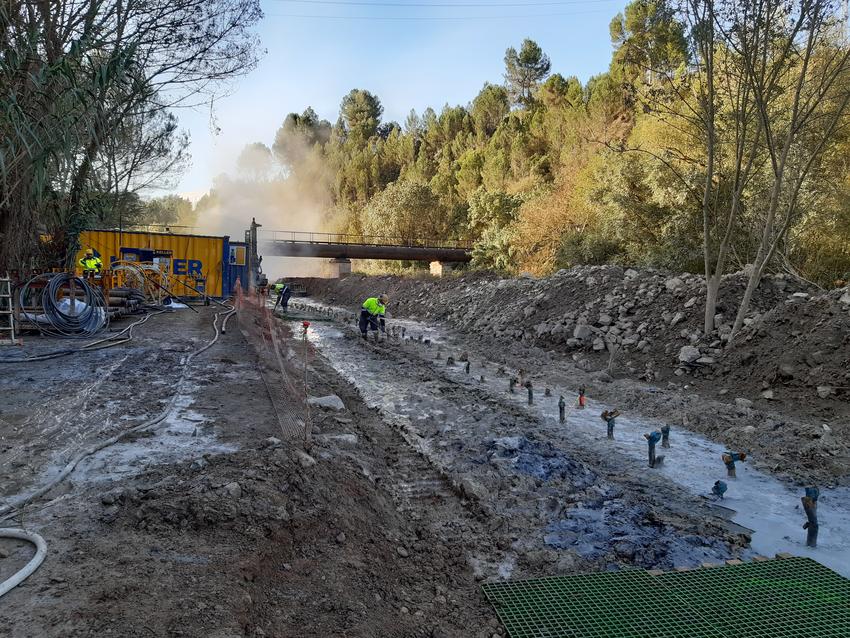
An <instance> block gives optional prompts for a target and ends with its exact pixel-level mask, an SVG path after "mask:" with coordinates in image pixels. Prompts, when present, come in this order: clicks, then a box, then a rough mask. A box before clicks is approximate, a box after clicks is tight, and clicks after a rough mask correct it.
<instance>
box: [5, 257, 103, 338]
mask: <svg viewBox="0 0 850 638" xmlns="http://www.w3.org/2000/svg"><path fill="white" fill-rule="evenodd" d="M43 280H45V281H47V285H46V286H45V287H44V289H43V290H42V291H41V295H40V301H41V311H42V314H43V315H44V317H45V319H46V320H47V324H48V326H49V327H47V326H45V325H44V324H43V323H36V322H34V323H36V325H37V326H38V329H39V330H40V331H41V332H42V334H46V335H49V336H53V337H63V338H75V339H79V338H88V337H93V336H94V335H95V334H97V333H98V332H100V331H101V330H103V329H104V328H106V326H107V325H108V323H109V312H107V303H106V299H104V297H103V293H102V292H101V291H100V290H99V289H97V288H95V287H94V286H92V285H90V284H89V283H88V282H87V281H86V280H85V279H83V278H81V277H77V276H74V275H69V274H68V273H64V272H60V273H43V274H41V275H36V276H35V277H33V278H32V279H30V280H29V281H27V282H26V283H25V284H24V285H23V286H21V290H20V293H19V295H18V302H19V305H20V307H21V308H25V307H26V306H27V304H26V300H27V298H28V297H29V296H30V293H31V292H33V293H34V292H35V291H34V290H33V289H32V285H33V283H35V282H37V281H43ZM71 285H73V286H74V287H75V288H78V289H79V290H80V291H81V292H82V294H83V297H82V299H81V300H80V302H81V303H82V304H85V307H84V308H83V309H82V310H80V311H79V312H76V313H74V314H71V313H70V312H65V311H63V310H62V309H61V308H60V307H59V300H60V293H61V292H62V287H63V286H69V287H70V286H71ZM75 301H76V299H75Z"/></svg>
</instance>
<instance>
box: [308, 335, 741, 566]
mask: <svg viewBox="0 0 850 638" xmlns="http://www.w3.org/2000/svg"><path fill="white" fill-rule="evenodd" d="M315 328H316V329H317V330H319V331H322V330H325V328H323V327H322V326H321V325H317V326H315ZM319 341H320V342H319V344H318V347H319V348H320V349H322V348H323V347H324V348H325V349H326V350H327V352H326V355H329V359H330V360H331V364H332V365H334V367H335V368H337V369H338V370H339V371H340V372H342V373H343V374H344V375H345V374H347V375H348V376H349V378H352V376H355V377H356V375H352V374H351V369H350V367H346V365H345V364H344V361H342V357H348V358H349V359H351V358H358V359H359V360H360V361H361V362H362V364H363V368H364V371H361V372H360V373H359V374H360V378H359V382H360V383H359V384H358V383H357V381H358V379H357V378H352V380H353V381H355V385H357V386H358V388H359V389H360V390H361V393H363V394H364V398H365V399H366V400H367V402H369V400H370V397H369V396H368V395H369V394H370V392H371V394H373V395H378V396H380V395H381V391H382V390H383V389H384V386H383V385H381V384H385V385H386V387H387V388H391V387H392V385H393V383H397V384H400V385H404V384H405V383H406V384H407V393H406V394H405V393H403V392H402V393H396V394H397V395H398V397H399V398H398V400H397V401H395V402H393V401H388V399H387V397H388V396H390V395H391V394H392V392H391V390H388V391H387V392H385V393H384V395H383V397H382V401H383V405H381V412H382V414H383V416H384V418H385V420H387V421H390V422H392V421H395V422H396V423H397V427H398V429H399V431H400V432H401V433H402V434H403V436H404V438H405V439H406V440H407V442H408V443H409V444H410V446H411V447H412V448H413V449H415V450H417V451H418V452H421V453H423V454H424V455H426V456H427V457H428V458H429V460H430V461H431V462H432V463H434V465H435V466H436V467H438V468H439V471H440V472H441V473H444V474H445V475H446V476H447V477H448V478H449V480H450V481H451V483H452V485H453V487H454V489H456V490H457V491H458V492H459V493H460V494H463V495H465V496H471V497H472V498H473V499H474V500H477V501H478V502H479V503H480V507H481V510H482V512H483V513H484V516H485V518H486V519H487V521H488V523H489V525H488V530H489V531H490V532H491V533H492V532H493V531H495V530H498V533H499V535H501V536H503V537H504V538H507V539H510V540H509V541H508V542H509V547H510V549H511V551H512V552H516V553H517V554H518V555H519V561H518V567H519V570H518V571H519V572H520V573H522V574H523V575H540V572H541V570H545V571H543V573H552V569H553V566H552V563H556V564H557V566H558V568H563V569H566V570H569V569H572V568H576V567H584V568H609V569H610V568H616V565H618V564H630V565H632V564H634V565H639V566H642V567H656V566H662V567H668V568H672V567H674V566H681V565H694V564H699V563H700V562H702V561H706V560H708V561H711V560H715V561H716V560H723V559H725V558H729V557H731V556H733V555H736V554H737V553H738V552H739V550H740V548H741V546H742V545H744V544H745V543H746V540H747V539H746V538H744V537H742V536H740V535H736V534H732V533H730V532H729V531H728V529H726V528H725V527H724V521H722V520H721V519H718V518H716V517H715V516H714V515H713V513H712V512H711V511H710V510H708V508H706V507H704V506H702V505H701V504H700V502H699V501H698V500H697V499H694V498H693V497H691V496H690V495H687V494H686V493H685V492H684V491H682V490H681V489H679V488H677V487H675V486H672V485H669V484H668V483H666V482H665V481H663V480H660V479H657V478H656V477H651V476H650V477H647V476H644V475H643V474H641V475H640V476H635V475H631V474H630V471H631V470H632V468H631V467H630V465H633V464H632V463H631V462H628V461H626V462H625V463H624V459H621V458H617V455H616V454H612V455H609V456H608V457H605V456H604V455H603V454H601V453H600V452H599V451H594V450H590V449H586V448H585V447H583V446H580V445H578V444H576V445H575V446H574V447H571V448H570V449H569V450H564V449H559V447H558V445H559V444H560V443H561V442H559V441H557V440H554V439H552V438H551V437H550V436H548V434H547V429H548V428H547V427H546V425H545V424H544V423H543V422H542V421H541V419H540V418H539V417H538V416H536V415H534V414H531V413H529V412H528V411H526V410H524V409H523V408H521V407H520V406H518V405H517V404H516V402H513V401H509V400H508V398H507V397H499V396H494V394H493V393H492V391H489V390H487V389H485V388H483V387H480V386H477V385H476V383H477V382H476V381H474V380H473V377H470V379H469V381H466V380H460V381H459V380H458V379H457V378H453V377H452V376H451V375H450V373H448V372H447V368H446V366H445V364H444V363H443V362H442V361H439V360H437V361H435V360H434V359H433V356H434V354H433V352H434V350H433V349H428V348H427V347H426V346H424V345H422V344H419V343H418V341H413V342H411V341H404V342H402V343H401V344H399V343H392V342H388V341H385V342H384V343H382V344H380V345H373V344H371V343H364V342H362V341H360V340H359V339H357V338H354V337H352V338H351V339H345V338H343V339H339V338H338V339H335V340H333V343H330V342H329V340H325V341H324V342H323V341H322V340H319ZM354 344H356V345H354ZM411 344H412V347H411ZM444 347H445V346H444ZM365 353H368V354H366V356H364V354H365ZM374 362H379V363H380V366H379V367H381V366H382V367H383V368H384V371H385V372H386V373H389V375H388V376H391V377H392V380H391V381H390V383H389V384H386V382H385V380H383V379H382V378H381V377H380V375H379V376H378V377H377V378H376V377H375V376H374V375H373V372H374V370H370V364H371V363H374ZM372 367H373V368H374V366H372ZM455 369H456V368H455ZM506 383H507V379H506ZM375 384H377V387H373V388H372V389H371V390H370V389H369V388H368V387H367V386H369V385H373V386H374V385H375ZM364 390H365V392H363V391H364ZM395 398H396V397H395V396H393V399H395ZM371 400H372V402H373V404H374V403H376V401H375V399H374V396H373V397H372V399H371ZM624 466H625V467H624ZM635 469H636V468H635ZM503 544H504V542H503ZM503 565H504V561H503ZM510 572H511V570H510V569H505V568H504V567H503V568H502V569H496V570H492V569H491V570H486V574H485V575H486V576H489V577H494V576H497V575H501V576H507V575H509V574H510Z"/></svg>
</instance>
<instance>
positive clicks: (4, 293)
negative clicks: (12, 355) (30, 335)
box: [0, 273, 21, 345]
mask: <svg viewBox="0 0 850 638" xmlns="http://www.w3.org/2000/svg"><path fill="white" fill-rule="evenodd" d="M20 343H21V339H20V338H19V337H18V335H17V331H16V329H15V306H14V304H13V303H12V280H11V279H10V278H9V275H8V273H7V274H6V276H5V277H0V345H20Z"/></svg>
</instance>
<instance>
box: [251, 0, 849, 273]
mask: <svg viewBox="0 0 850 638" xmlns="http://www.w3.org/2000/svg"><path fill="white" fill-rule="evenodd" d="M839 16H840V12H839V7H837V6H836V5H834V4H832V3H829V2H823V1H821V0H801V1H798V2H777V1H776V0H757V1H756V2H749V3H746V2H734V1H731V0H730V1H727V2H713V3H706V2H697V1H692V2H685V3H684V4H682V5H681V6H675V7H674V6H673V5H671V4H667V3H665V2H664V1H663V0H636V1H635V2H632V3H631V4H630V5H628V7H627V8H626V10H625V11H624V13H623V14H621V15H618V16H616V17H615V18H614V20H613V21H612V23H611V38H612V43H613V55H612V59H611V63H610V67H609V69H608V71H607V72H605V73H602V74H600V75H598V76H595V77H592V78H590V79H589V80H588V81H587V82H586V83H584V84H582V83H581V82H580V81H579V80H578V79H577V78H575V77H573V76H570V75H568V74H566V73H558V72H554V73H553V72H552V69H551V64H550V61H549V59H548V57H547V56H546V55H545V53H544V52H543V51H541V49H540V47H539V46H538V45H537V44H536V43H534V42H533V41H530V40H526V41H524V42H523V43H522V45H521V47H520V48H519V50H515V49H513V48H510V49H508V50H507V52H506V55H505V75H504V84H503V85H496V84H489V83H487V84H485V85H484V86H483V88H482V89H481V91H480V92H479V94H478V95H477V96H476V97H475V98H474V99H473V100H472V102H471V103H470V104H468V105H463V106H449V105H446V106H444V107H443V108H442V109H441V110H440V111H439V112H436V111H434V110H432V109H427V110H426V111H425V112H424V113H422V114H417V113H415V112H412V111H411V113H410V115H409V116H408V117H407V119H406V120H405V122H404V123H403V124H400V123H397V122H386V121H383V120H382V107H381V103H380V101H379V98H378V96H375V95H373V94H371V93H369V92H368V91H365V90H361V89H355V90H352V91H351V92H350V93H349V94H348V95H346V96H345V97H344V98H343V100H342V104H341V108H340V114H339V119H338V120H337V121H336V122H335V123H333V124H331V123H329V122H327V121H322V120H320V119H319V118H318V117H317V115H316V114H315V113H314V112H313V111H312V109H310V108H308V109H306V110H305V111H304V112H303V113H302V114H296V113H291V114H289V115H287V116H286V118H285V120H284V122H283V125H282V126H281V128H280V129H279V130H278V131H277V133H276V135H275V138H274V142H273V143H272V144H271V145H270V146H266V145H264V144H255V145H252V146H250V147H248V148H246V149H245V151H244V152H243V154H242V156H241V157H240V162H239V164H240V169H241V171H242V172H243V174H245V175H252V176H253V177H254V178H257V177H260V178H262V179H265V180H268V179H269V178H270V176H272V175H274V173H275V166H276V165H280V166H282V167H283V173H282V177H278V178H276V179H286V180H288V181H293V180H294V181H300V182H302V183H304V184H309V185H310V189H311V190H312V191H314V192H315V191H316V189H317V184H320V185H322V189H323V191H324V192H325V193H327V195H326V199H327V201H328V203H329V205H330V207H331V208H332V209H333V212H334V215H333V221H334V225H335V226H336V229H337V230H344V231H347V232H351V233H357V234H360V233H362V234H386V235H396V236H401V237H413V236H419V237H421V236H434V237H454V238H464V239H470V240H472V241H474V246H475V251H474V254H475V260H474V264H475V265H476V266H479V267H486V268H496V269H503V270H506V271H514V272H516V271H523V270H527V271H531V272H534V273H545V272H550V271H552V270H555V269H558V268H562V267H568V266H570V265H573V264H578V263H585V264H587V263H590V264H594V263H605V262H618V263H627V264H643V265H653V266H664V267H668V268H672V269H681V270H689V271H697V272H699V271H703V270H705V271H706V273H707V275H708V276H710V275H712V274H713V273H714V271H715V270H716V267H717V266H718V265H719V269H720V270H721V271H723V272H726V271H729V270H734V269H739V268H742V267H744V266H745V265H747V264H754V263H755V264H756V265H758V264H759V263H760V262H761V261H763V259H762V257H764V256H767V257H768V260H767V261H768V263H767V264H765V268H770V269H783V270H785V269H792V270H795V271H798V272H799V273H800V274H802V275H803V276H805V277H808V278H810V279H813V280H816V281H818V282H820V283H823V284H829V283H831V282H833V281H834V280H837V279H840V278H841V277H843V276H845V273H846V272H847V271H848V270H850V250H848V245H850V244H848V239H850V197H848V195H850V169H848V158H850V140H848V136H847V132H848V129H847V124H848V123H850V122H848V117H847V114H846V109H845V108H844V104H843V100H844V97H845V95H844V94H845V93H846V91H847V88H848V87H850V75H848V68H847V66H848V65H847V57H846V54H847V42H846V40H845V38H844V36H843V31H842V25H841V23H840V22H839V21H838V19H837V18H838V17H839ZM767 27H771V29H772V30H771V29H768V28H767ZM809 36H812V37H811V38H810V39H811V42H809V41H808V39H807V38H809ZM762 54H764V56H762V57H763V58H764V59H762V60H761V61H760V58H759V56H761V55H762ZM758 64H761V65H762V66H761V67H760V68H759V69H756V68H755V66H754V65H758ZM830 74H831V75H830ZM827 75H830V77H832V81H831V82H829V83H827V82H826V81H825V77H826V76H827ZM765 76H766V77H767V79H765ZM709 78H710V80H711V81H710V82H709ZM800 78H802V79H804V80H805V82H803V86H802V94H803V98H802V99H803V101H805V102H806V104H807V106H806V108H809V107H811V112H810V113H809V114H808V116H807V118H808V119H805V120H804V119H803V118H802V117H800V118H798V119H797V121H795V122H791V121H790V117H791V116H790V113H791V111H792V110H793V106H794V95H795V92H796V91H795V89H796V88H797V80H798V79H800ZM712 86H713V89H712V90H711V91H709V88H711V87H712ZM759 92H761V94H759ZM709 93H710V94H709ZM762 107H764V108H762ZM762 111H765V112H762ZM832 115H836V116H837V120H836V121H835V122H832V120H831V119H830V117H831V116H832ZM762 118H766V120H765V121H764V122H761V121H760V120H761V119H762ZM736 131H737V132H736ZM736 135H737V137H736ZM821 138H824V139H823V140H822V141H823V143H822V144H821ZM786 140H787V141H789V147H788V149H786V150H784V153H785V154H786V156H787V165H786V166H785V167H784V169H783V172H782V177H777V171H778V170H779V169H778V161H779V159H780V156H781V155H783V144H784V142H785V141H786ZM709 146H711V148H709ZM810 159H811V160H812V162H811V164H810V165H809V166H808V167H806V163H807V162H808V161H809V160H810ZM736 160H737V161H736ZM748 163H749V168H747V166H748ZM743 169H747V171H746V175H745V176H744V177H742V176H741V173H744V172H745V171H744V170H743ZM797 177H800V178H801V180H800V183H799V184H797V182H796V178H797ZM274 179H275V178H272V179H271V181H274ZM706 184H707V185H708V186H706ZM774 186H776V188H777V190H778V193H777V198H778V199H777V204H776V206H774V207H773V208H774V210H773V211H772V212H771V210H769V209H770V208H771V207H770V206H767V207H766V206H765V205H764V204H765V203H766V202H769V201H770V200H771V192H772V191H773V187H774ZM795 188H796V189H797V194H796V195H795V194H794V192H793V191H794V189H795ZM735 194H737V195H735ZM733 195H735V197H734V198H733ZM733 199H734V200H735V201H734V203H733ZM792 199H793V201H792ZM732 209H734V213H733V215H731V216H730V215H728V211H729V210H732ZM786 213H787V215H786ZM771 215H773V218H774V219H773V221H770V216H771ZM727 222H728V223H727ZM766 225H770V228H768V234H769V235H770V236H769V237H768V238H767V240H766V241H768V243H771V244H772V243H773V242H774V241H775V243H776V246H775V247H774V248H773V250H764V251H762V252H763V253H764V255H762V257H759V251H760V246H761V244H762V240H763V239H764V232H763V231H765V227H766ZM727 231H728V233H727ZM780 231H781V232H780ZM724 239H728V241H726V242H725V244H724ZM768 253H769V254H768ZM718 257H719V258H720V259H719V263H718Z"/></svg>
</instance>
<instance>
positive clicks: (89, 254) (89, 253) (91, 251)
mask: <svg viewBox="0 0 850 638" xmlns="http://www.w3.org/2000/svg"><path fill="white" fill-rule="evenodd" d="M86 257H94V251H93V250H92V249H91V248H86Z"/></svg>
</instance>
